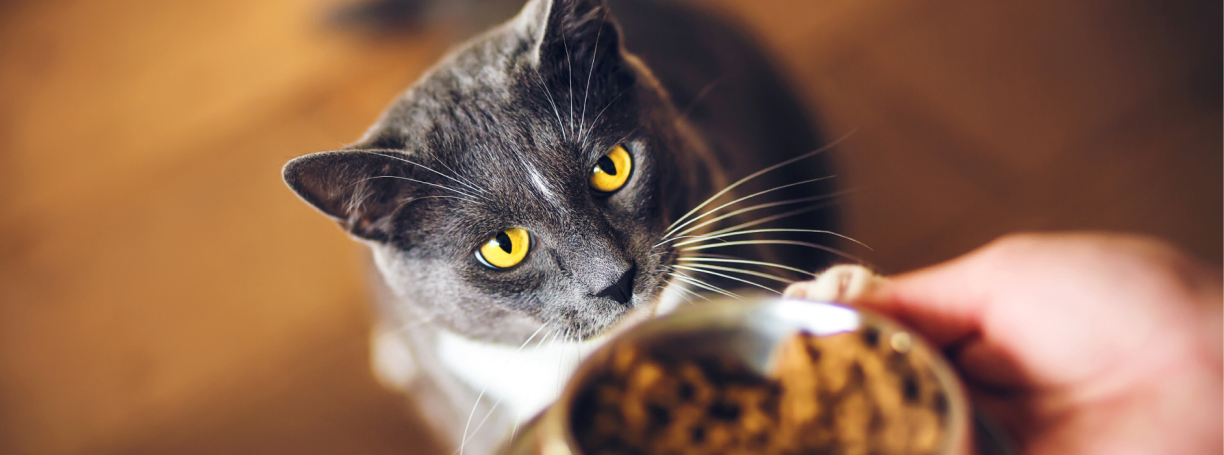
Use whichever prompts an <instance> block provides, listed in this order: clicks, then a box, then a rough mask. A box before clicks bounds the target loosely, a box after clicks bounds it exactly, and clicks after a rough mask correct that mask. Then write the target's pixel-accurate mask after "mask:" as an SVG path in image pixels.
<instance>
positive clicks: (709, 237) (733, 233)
mask: <svg viewBox="0 0 1224 455" xmlns="http://www.w3.org/2000/svg"><path fill="white" fill-rule="evenodd" d="M763 232H805V233H812V234H829V235H834V236H837V237H840V238H843V239H846V240H849V241H851V242H854V243H857V244H859V245H862V246H863V248H867V249H869V250H870V249H871V247H869V246H867V245H865V244H863V242H860V241H858V240H855V239H853V238H850V237H849V236H846V235H842V234H838V233H836V232H833V231H824V230H819V229H751V230H747V231H729V232H724V233H721V234H709V235H699V236H696V237H697V238H695V239H693V240H685V241H683V242H680V243H677V244H676V246H677V247H681V246H685V245H691V244H694V243H698V242H704V241H706V240H721V239H722V238H723V237H731V236H736V235H747V234H758V233H763ZM872 251H875V250H872Z"/></svg>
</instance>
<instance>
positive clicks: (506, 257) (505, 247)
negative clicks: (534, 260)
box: [476, 228, 531, 269]
mask: <svg viewBox="0 0 1224 455" xmlns="http://www.w3.org/2000/svg"><path fill="white" fill-rule="evenodd" d="M530 249H531V234H529V233H528V232H527V230H526V229H519V228H510V229H506V230H504V231H501V232H498V233H497V235H495V236H493V238H491V239H489V242H488V243H485V244H484V245H483V246H481V247H480V250H478V251H476V259H478V260H480V263H481V264H484V265H486V266H489V267H491V268H494V269H505V268H510V267H514V266H516V265H518V263H520V262H523V258H525V257H527V251H528V250H530Z"/></svg>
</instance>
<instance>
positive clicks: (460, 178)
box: [438, 161, 489, 194]
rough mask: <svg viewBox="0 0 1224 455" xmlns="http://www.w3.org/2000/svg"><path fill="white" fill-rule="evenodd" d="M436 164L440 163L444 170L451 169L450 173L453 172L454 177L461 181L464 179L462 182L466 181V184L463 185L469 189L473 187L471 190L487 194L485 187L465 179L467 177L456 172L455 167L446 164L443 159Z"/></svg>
mask: <svg viewBox="0 0 1224 455" xmlns="http://www.w3.org/2000/svg"><path fill="white" fill-rule="evenodd" d="M438 164H441V165H442V167H444V168H446V170H448V171H451V174H453V175H454V176H455V178H457V179H459V180H462V181H464V182H467V185H464V186H466V187H468V188H471V189H473V190H476V191H478V192H481V193H484V194H489V190H487V189H485V188H481V187H480V186H479V185H477V184H475V183H473V182H472V181H471V180H469V179H467V178H466V177H464V176H463V175H461V174H459V173H458V172H455V169H453V168H451V167H450V166H449V165H447V164H446V162H444V161H439V162H438Z"/></svg>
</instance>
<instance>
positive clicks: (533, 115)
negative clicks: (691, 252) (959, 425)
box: [284, 0, 830, 429]
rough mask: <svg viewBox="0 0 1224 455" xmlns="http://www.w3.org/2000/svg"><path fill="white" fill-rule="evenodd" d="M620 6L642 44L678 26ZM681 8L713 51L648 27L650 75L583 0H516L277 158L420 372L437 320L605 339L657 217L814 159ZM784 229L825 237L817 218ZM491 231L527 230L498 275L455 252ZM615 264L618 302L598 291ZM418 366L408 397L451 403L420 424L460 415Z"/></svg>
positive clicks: (644, 272) (797, 127) (643, 268)
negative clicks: (336, 142) (378, 105)
mask: <svg viewBox="0 0 1224 455" xmlns="http://www.w3.org/2000/svg"><path fill="white" fill-rule="evenodd" d="M624 3H632V2H628V1H625V2H624ZM638 3H640V4H642V5H646V6H643V7H642V8H641V9H640V10H634V9H633V8H629V7H627V6H626V7H625V11H626V12H627V13H630V12H631V13H633V14H630V16H634V17H638V18H639V19H637V20H635V22H634V23H636V24H638V26H637V27H636V30H640V35H641V36H643V37H646V36H647V35H650V34H652V33H656V30H657V29H659V27H658V24H657V23H656V24H655V25H651V23H652V21H659V20H672V18H673V17H680V18H682V19H683V18H685V17H687V16H686V14H687V13H683V11H685V10H682V9H676V7H674V6H668V5H664V4H662V3H660V5H662V6H659V5H653V2H651V1H649V0H647V1H642V2H638ZM652 5H653V6H652ZM650 8H654V10H651V9H650ZM618 11H620V10H618ZM650 11H654V12H655V13H651V12H650ZM652 14H653V15H652ZM694 17H696V18H697V19H699V21H698V22H699V23H697V24H687V23H685V22H682V21H681V22H670V23H668V24H666V25H667V26H668V27H681V29H682V30H688V31H687V32H685V33H687V34H688V35H692V36H691V38H694V39H702V40H710V41H712V42H714V43H715V44H716V45H717V46H718V47H719V49H716V50H715V51H713V53H709V52H707V53H702V52H688V51H683V53H685V54H686V55H684V56H672V57H677V58H672V57H669V56H658V55H655V56H653V57H652V56H651V49H652V48H658V49H667V50H673V49H672V48H676V49H681V48H682V46H683V45H684V43H683V42H680V41H683V39H684V37H683V36H682V37H680V38H679V39H677V38H675V37H667V36H666V33H664V34H663V35H660V36H661V38H660V41H656V42H657V43H659V44H658V45H657V46H651V45H650V43H645V44H642V45H639V47H638V49H641V50H642V51H644V54H643V55H646V56H648V57H650V58H651V59H650V60H648V61H651V62H657V63H658V64H657V65H654V64H652V65H651V66H652V67H654V68H658V69H661V70H663V72H661V73H659V76H658V77H656V74H655V73H652V71H651V70H650V69H648V68H647V66H646V65H645V64H644V63H643V61H642V59H639V57H637V56H635V55H634V54H631V53H630V52H629V51H627V50H626V42H627V41H626V40H625V39H624V37H622V32H621V28H620V26H619V25H618V24H617V23H616V22H614V21H613V20H612V17H611V15H610V14H609V12H608V9H607V7H605V6H604V3H603V1H601V0H532V1H531V2H529V3H528V4H527V6H526V7H525V8H524V9H523V11H522V13H520V15H519V16H518V17H516V18H515V19H514V20H511V21H510V22H508V23H506V24H504V25H502V26H500V27H497V28H495V29H493V30H491V31H489V32H487V33H485V34H483V35H481V36H479V37H476V38H474V39H472V40H470V41H469V42H467V43H465V44H463V45H461V46H459V47H458V48H457V49H456V50H455V51H453V52H452V53H450V54H449V55H448V56H447V57H446V58H445V59H443V61H442V62H440V63H439V64H438V65H437V66H436V67H434V68H433V69H432V70H431V71H429V72H428V73H427V74H426V75H425V76H423V77H422V78H421V80H420V81H419V82H417V83H416V84H415V85H414V86H413V87H411V88H410V89H409V90H408V91H407V92H406V93H404V94H403V95H402V96H401V97H400V98H399V99H398V100H396V102H395V103H394V104H393V105H392V106H391V108H390V109H389V110H388V111H387V112H386V113H385V114H384V115H383V116H382V118H380V119H379V120H378V122H377V123H376V124H375V125H374V126H373V127H371V128H370V130H369V131H368V132H367V134H366V135H365V137H363V138H362V140H360V141H359V142H358V143H356V144H353V145H351V146H349V147H346V148H344V149H342V150H339V151H334V152H324V153H316V154H312V155H306V156H303V157H299V158H297V159H294V160H293V161H291V162H289V163H288V164H287V165H286V166H285V169H284V178H285V181H286V182H287V183H288V184H289V186H290V187H291V188H292V189H293V190H294V191H295V192H297V194H298V195H300V196H301V197H302V198H303V199H304V200H305V201H306V202H307V203H309V204H311V205H313V206H314V207H316V208H318V209H319V210H320V211H322V212H323V213H325V214H326V215H328V216H329V217H331V218H333V219H334V220H336V221H337V222H338V223H339V224H340V225H341V226H342V227H343V228H344V229H346V230H347V231H348V232H349V233H350V234H351V235H353V236H354V237H356V238H358V239H360V240H361V241H363V242H365V243H367V244H368V245H369V246H370V247H371V249H372V251H373V253H374V255H373V256H374V261H375V263H376V265H377V268H378V270H379V272H380V273H381V275H382V277H383V278H384V284H385V285H386V287H387V288H388V289H389V291H390V294H391V295H392V297H391V298H390V299H389V300H390V302H389V303H386V304H384V305H383V307H382V308H381V309H382V310H383V311H382V312H383V317H384V318H386V319H387V320H388V325H389V326H400V325H403V324H410V323H412V321H423V322H424V321H427V322H428V324H423V325H419V326H414V327H415V328H414V329H413V331H412V333H410V334H408V336H409V337H410V338H412V340H413V341H412V344H414V345H415V349H416V351H417V354H418V357H420V360H421V363H422V364H423V365H424V367H425V369H426V370H430V367H429V365H431V364H435V363H436V359H432V357H431V356H433V355H434V354H433V353H431V352H429V351H428V346H429V345H430V343H431V341H430V340H431V336H432V335H431V334H432V333H434V332H433V331H435V330H439V329H442V330H449V331H451V332H454V333H457V334H460V335H463V336H466V337H470V338H472V339H476V340H484V341H488V342H494V343H504V344H510V345H517V344H520V343H523V342H524V341H525V340H526V339H527V338H528V337H530V336H531V335H532V334H533V333H535V332H536V331H537V329H539V328H540V327H541V325H542V324H545V325H546V327H547V329H548V330H549V331H552V332H558V333H560V336H562V337H563V338H565V339H569V340H582V339H587V338H590V337H593V336H596V335H599V334H600V333H602V332H604V331H606V330H608V329H609V328H611V327H613V326H615V325H616V323H617V322H618V321H619V320H620V319H621V318H623V317H624V316H625V315H626V313H628V312H629V311H630V310H632V309H634V308H638V307H642V306H647V305H651V304H653V302H654V301H655V299H656V297H657V296H658V294H659V292H661V290H662V289H663V287H664V286H665V285H666V284H667V276H668V275H667V271H668V268H669V267H670V266H671V265H673V262H674V261H675V259H676V257H677V256H678V251H676V250H675V249H674V248H673V247H672V245H671V244H668V245H664V246H661V247H655V245H656V244H657V243H659V241H660V240H661V239H662V236H663V234H664V232H665V229H666V227H667V226H668V224H669V223H671V222H672V221H673V220H675V219H677V218H678V217H680V216H681V215H683V214H684V213H685V212H687V211H688V210H689V209H691V208H692V207H694V206H695V205H697V204H698V203H700V198H704V197H708V196H709V195H710V194H712V193H714V192H715V190H717V189H719V188H721V187H722V186H724V185H726V184H727V183H728V182H729V179H731V178H738V177H740V176H742V175H744V174H747V173H749V172H752V171H755V170H757V169H761V168H763V167H765V166H767V165H770V164H773V163H776V162H779V161H782V160H784V159H786V158H790V157H792V156H795V155H798V154H800V153H802V152H806V151H809V150H811V149H813V148H815V146H816V145H817V142H816V139H815V135H814V134H812V132H811V130H810V127H809V125H810V124H808V123H807V120H806V117H804V116H803V113H802V110H801V109H799V108H798V107H797V105H796V104H795V103H794V101H793V100H792V99H790V94H789V92H787V91H786V90H785V89H784V88H783V87H782V86H783V85H784V84H781V81H780V79H779V78H778V77H777V75H776V74H775V73H773V72H772V70H771V69H769V65H767V61H766V60H764V59H763V58H762V57H761V56H760V55H758V54H757V53H756V50H755V49H754V48H753V47H752V46H751V45H750V41H748V40H745V39H743V38H742V37H741V36H740V35H738V34H736V33H734V32H727V31H726V30H727V29H729V28H728V27H726V24H723V23H721V22H718V21H716V20H711V19H710V18H709V17H705V16H700V15H696V16H694ZM702 24H705V25H702ZM710 24H713V25H710ZM683 27H689V28H688V29H684V28H683ZM662 40H666V42H664V41H662ZM746 43H747V44H746ZM677 46H681V47H677ZM724 55H729V56H731V59H730V60H728V59H727V58H726V57H724ZM680 57H688V58H689V59H690V60H689V61H686V60H684V59H683V58H680ZM701 58H707V60H700V59H701ZM686 62H687V63H686ZM686 64H687V65H689V66H685V65H686ZM723 75H731V76H735V77H734V78H733V79H735V80H733V81H732V82H731V83H730V84H728V85H730V86H731V87H733V88H735V90H724V91H721V92H720V91H714V92H712V93H713V96H710V97H709V98H707V99H705V100H698V99H697V98H698V97H699V95H698V93H700V92H701V91H703V88H702V87H710V86H709V83H710V82H711V81H714V80H716V79H718V77H719V76H723ZM736 78H738V79H736ZM694 79H703V80H702V81H701V82H700V83H699V84H693V83H690V82H692V81H693V80H694ZM661 80H665V81H669V82H667V83H664V82H661ZM737 84H738V85H737ZM665 85H666V86H667V89H666V90H665V89H664V86H665ZM705 91H709V90H705ZM673 99H678V100H682V101H683V102H684V103H685V109H688V108H690V107H693V106H695V103H698V101H703V102H705V106H704V107H709V106H713V107H715V108H717V109H714V110H713V111H711V110H710V109H706V110H705V111H691V112H685V113H684V114H685V115H682V113H681V112H680V111H678V110H677V108H676V106H675V105H673ZM699 107H702V106H699ZM770 115H778V116H779V118H769V116H770ZM690 119H691V120H690ZM779 128H781V130H782V131H781V132H779ZM788 129H789V130H788ZM704 137H714V138H716V139H717V143H715V144H707V143H706V142H705V141H704V139H703V138H704ZM618 144H623V145H624V147H625V148H626V149H627V150H628V151H629V152H630V154H631V155H632V158H633V164H634V169H633V173H632V175H631V177H630V180H629V182H628V183H627V184H626V185H625V186H624V187H623V188H621V189H620V190H618V191H616V192H615V193H613V194H611V195H600V194H596V193H594V192H592V190H591V189H590V188H589V187H588V183H587V179H588V176H589V172H590V170H591V169H592V167H593V166H594V164H595V161H596V160H598V159H599V158H600V157H601V156H603V154H604V153H606V151H607V150H608V149H609V148H611V147H613V146H615V145H618ZM711 145H713V146H712V147H711ZM725 166H731V168H730V170H729V171H728V170H726V168H725ZM825 172H826V171H825V169H824V167H823V164H822V163H820V162H817V163H816V166H815V167H814V168H807V169H800V168H788V169H785V170H784V171H783V172H780V173H781V174H783V177H784V178H789V181H784V182H785V183H789V182H793V181H797V180H800V178H794V176H801V177H807V178H810V176H811V175H813V174H816V175H817V176H823V175H824V173H825ZM787 173H789V174H787ZM769 186H773V185H769ZM744 188H745V190H750V191H756V190H759V188H760V187H759V186H758V187H754V186H752V185H747V186H745V187H744ZM812 190H813V189H812V188H807V189H803V191H807V192H806V193H791V194H787V193H786V192H779V193H778V194H777V196H779V197H783V198H785V197H796V196H795V194H799V195H800V196H810V195H811V191H812ZM819 190H827V187H822V188H819ZM741 194H742V193H741ZM796 220H797V221H796V222H797V223H798V226H799V227H803V228H807V229H828V228H830V226H828V218H827V215H820V216H819V217H815V218H813V217H812V216H809V217H807V218H796ZM510 227H521V228H524V229H527V230H528V231H530V232H531V234H532V235H533V239H534V247H533V250H532V251H531V253H530V254H529V255H528V256H527V258H526V259H525V260H524V261H523V262H522V263H521V264H519V265H518V266H515V267H512V268H510V269H507V270H492V269H490V268H488V267H486V266H484V265H482V264H480V263H479V262H478V261H477V260H476V258H475V254H474V253H475V251H476V250H477V249H478V248H479V247H480V246H481V245H482V244H484V243H485V242H486V241H487V240H488V239H489V238H490V237H491V236H493V235H495V234H496V233H498V232H500V231H501V230H503V229H506V228H510ZM783 227H785V226H783ZM733 251H734V253H732V254H738V255H740V256H745V257H747V258H749V259H758V260H760V259H765V260H771V259H776V260H780V261H781V262H784V263H787V264H789V265H795V266H800V267H804V268H809V269H810V268H813V267H814V264H819V262H818V261H820V260H823V258H822V257H821V256H820V255H819V254H812V253H810V252H803V253H802V254H799V255H796V254H793V253H792V254H789V255H788V254H785V253H784V254H773V255H771V254H770V253H769V252H768V251H767V250H766V249H763V248H740V249H737V250H733ZM630 271H632V274H633V279H632V298H631V299H630V300H629V301H628V302H625V303H621V302H618V301H617V300H616V299H614V298H612V297H610V296H607V295H606V293H603V294H601V292H602V291H604V290H606V289H608V288H609V286H611V285H612V284H614V283H616V282H617V281H618V280H620V279H622V278H623V277H625V276H626V273H629V272H630ZM601 295H602V296H601ZM430 374H432V375H434V378H435V381H434V384H433V385H432V386H430V387H428V389H429V390H431V391H434V392H436V393H440V394H444V395H446V396H448V397H450V398H449V401H451V402H452V403H454V407H453V408H452V409H450V410H448V411H447V412H445V413H439V415H440V414H446V415H451V416H452V418H451V420H452V421H453V420H454V419H453V416H454V415H459V416H464V415H466V414H467V412H453V411H455V409H461V410H465V411H466V410H467V409H471V407H472V404H473V403H474V402H475V397H474V396H470V397H466V398H465V397H464V396H463V395H464V393H463V392H462V391H456V389H455V387H454V384H453V382H454V381H450V380H448V379H447V378H446V372H440V371H430ZM439 390H440V391H439ZM473 395H474V394H473ZM429 399H436V397H432V396H431V397H429ZM500 418H502V419H503V420H504V418H505V416H501V417H500ZM445 426H446V425H443V427H445ZM450 426H451V427H453V426H454V423H452V424H450ZM452 429H453V428H452Z"/></svg>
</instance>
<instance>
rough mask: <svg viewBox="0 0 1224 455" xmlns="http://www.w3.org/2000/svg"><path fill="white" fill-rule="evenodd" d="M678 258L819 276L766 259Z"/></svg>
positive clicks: (680, 259)
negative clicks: (766, 260)
mask: <svg viewBox="0 0 1224 455" xmlns="http://www.w3.org/2000/svg"><path fill="white" fill-rule="evenodd" d="M676 260H677V261H685V262H726V263H732V264H751V265H760V266H765V267H774V268H779V269H782V270H789V271H791V272H795V273H802V274H804V275H808V276H811V277H817V276H819V274H816V273H812V272H809V271H806V270H803V269H801V268H798V267H791V266H786V265H782V264H777V263H773V262H765V261H750V260H747V259H729V258H721V257H707V256H705V255H693V256H683V257H680V258H678V259H676Z"/></svg>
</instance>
